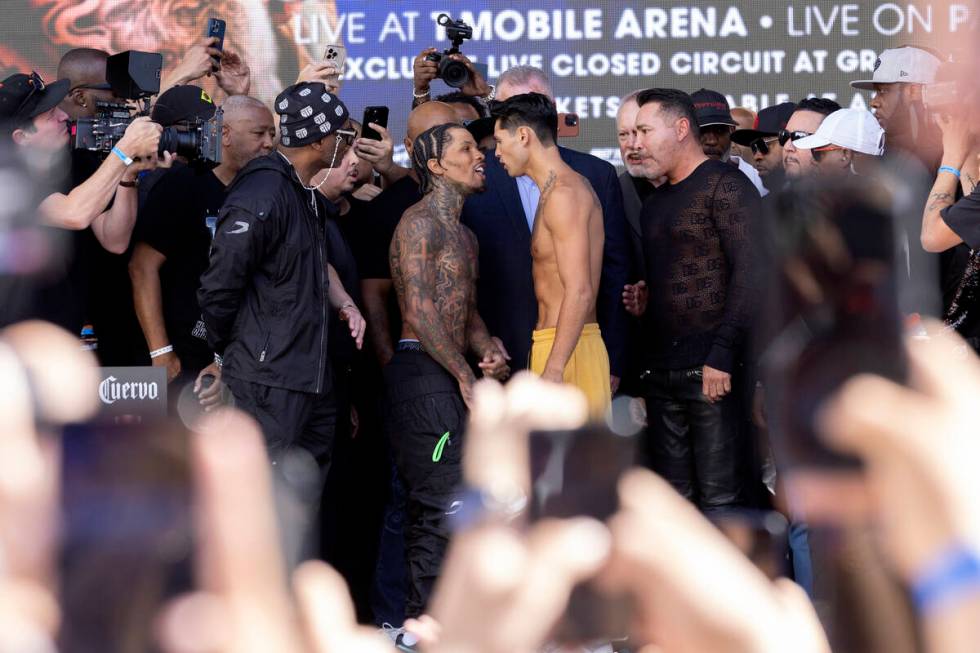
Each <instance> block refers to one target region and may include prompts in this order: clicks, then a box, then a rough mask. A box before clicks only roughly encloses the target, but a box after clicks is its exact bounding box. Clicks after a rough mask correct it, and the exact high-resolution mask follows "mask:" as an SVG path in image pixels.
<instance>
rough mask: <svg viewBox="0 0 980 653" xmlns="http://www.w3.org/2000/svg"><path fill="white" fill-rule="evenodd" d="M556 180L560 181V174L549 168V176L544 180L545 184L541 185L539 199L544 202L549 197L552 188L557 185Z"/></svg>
mask: <svg viewBox="0 0 980 653" xmlns="http://www.w3.org/2000/svg"><path fill="white" fill-rule="evenodd" d="M556 181H558V175H557V174H555V171H554V170H549V171H548V178H547V179H545V180H544V185H543V186H541V199H540V200H539V201H541V202H544V201H545V200H546V199H548V195H549V194H550V193H551V189H552V188H554V187H555V182H556Z"/></svg>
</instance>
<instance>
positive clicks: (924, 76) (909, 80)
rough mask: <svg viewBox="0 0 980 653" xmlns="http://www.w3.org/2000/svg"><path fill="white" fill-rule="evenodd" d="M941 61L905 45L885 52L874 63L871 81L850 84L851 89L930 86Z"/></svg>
mask: <svg viewBox="0 0 980 653" xmlns="http://www.w3.org/2000/svg"><path fill="white" fill-rule="evenodd" d="M941 65H942V61H940V60H939V58H938V57H936V56H935V55H933V54H930V53H929V52H926V51H925V50H922V49H920V48H916V47H914V46H911V45H906V46H904V47H901V48H894V49H892V50H885V51H884V52H882V53H881V55H879V56H878V59H877V61H875V70H874V73H873V74H872V75H871V79H862V80H859V81H856V82H851V86H852V87H853V88H859V89H861V90H864V91H873V90H874V85H875V84H894V83H896V82H901V83H904V84H932V83H933V82H934V81H935V79H936V71H937V70H938V69H939V66H941Z"/></svg>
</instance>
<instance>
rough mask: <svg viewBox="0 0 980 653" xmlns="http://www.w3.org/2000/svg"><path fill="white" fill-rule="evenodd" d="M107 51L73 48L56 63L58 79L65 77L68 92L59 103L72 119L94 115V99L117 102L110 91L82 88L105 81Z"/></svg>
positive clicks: (95, 100)
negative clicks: (67, 82)
mask: <svg viewBox="0 0 980 653" xmlns="http://www.w3.org/2000/svg"><path fill="white" fill-rule="evenodd" d="M108 58H109V54H108V53H107V52H105V51H103V50H95V49H93V48H75V49H74V50H69V51H68V52H66V53H65V56H63V57H62V58H61V61H59V62H58V79H67V80H68V81H69V88H70V89H71V91H70V92H69V93H68V95H66V96H65V99H64V100H62V101H61V104H60V105H59V106H60V107H61V109H62V110H63V111H64V112H65V113H67V114H68V115H69V117H71V118H72V119H73V120H78V119H79V118H91V117H93V116H95V109H96V107H95V103H96V102H119V101H120V100H119V98H117V97H116V96H115V95H113V93H112V91H108V90H100V89H93V88H85V87H86V86H95V85H99V84H105V83H106V78H105V62H106V59H108Z"/></svg>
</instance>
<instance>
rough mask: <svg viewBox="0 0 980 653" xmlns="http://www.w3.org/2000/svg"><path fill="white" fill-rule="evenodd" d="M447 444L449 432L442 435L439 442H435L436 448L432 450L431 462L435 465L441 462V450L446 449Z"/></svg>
mask: <svg viewBox="0 0 980 653" xmlns="http://www.w3.org/2000/svg"><path fill="white" fill-rule="evenodd" d="M447 442H449V431H446V432H445V433H443V434H442V437H441V438H439V441H438V442H436V448H435V449H433V450H432V462H434V463H437V462H439V461H440V460H442V450H443V449H445V448H446V443H447Z"/></svg>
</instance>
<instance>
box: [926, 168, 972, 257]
mask: <svg viewBox="0 0 980 653" xmlns="http://www.w3.org/2000/svg"><path fill="white" fill-rule="evenodd" d="M957 185H958V180H957V179H956V177H955V176H954V175H951V174H947V173H945V172H943V173H940V174H939V175H937V176H936V182H935V183H934V184H933V186H932V191H930V193H929V199H928V200H927V201H926V208H925V211H923V213H922V234H921V240H922V246H923V247H924V248H925V250H926V251H928V252H942V251H945V250H947V249H949V248H950V247H955V246H956V245H958V244H960V243H961V242H963V239H962V238H960V237H959V236H958V235H956V232H954V231H953V230H952V229H950V228H949V226H948V225H947V224H946V222H945V221H943V218H942V215H941V212H942V210H943V209H945V208H946V207H948V206H952V205H953V203H954V202H955V201H956V198H955V194H956V186H957Z"/></svg>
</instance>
